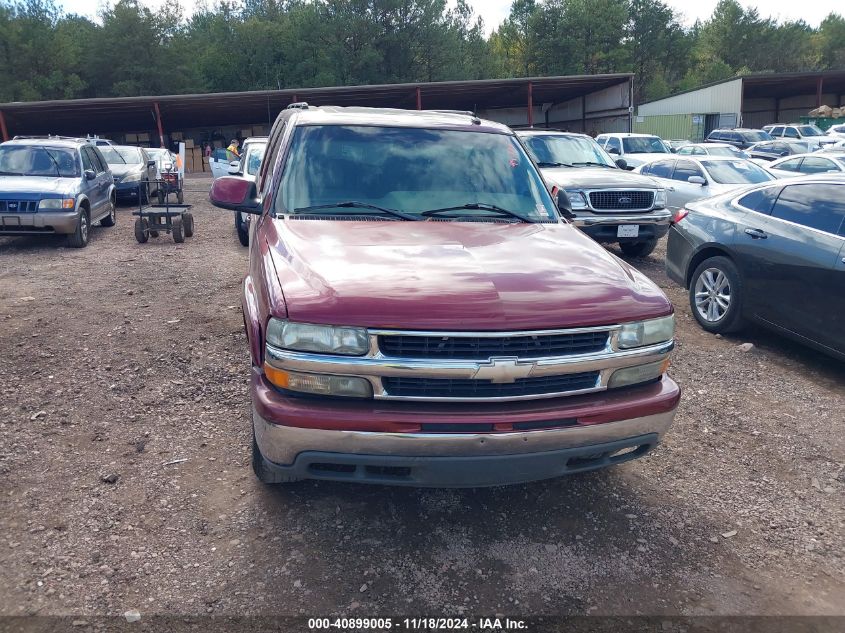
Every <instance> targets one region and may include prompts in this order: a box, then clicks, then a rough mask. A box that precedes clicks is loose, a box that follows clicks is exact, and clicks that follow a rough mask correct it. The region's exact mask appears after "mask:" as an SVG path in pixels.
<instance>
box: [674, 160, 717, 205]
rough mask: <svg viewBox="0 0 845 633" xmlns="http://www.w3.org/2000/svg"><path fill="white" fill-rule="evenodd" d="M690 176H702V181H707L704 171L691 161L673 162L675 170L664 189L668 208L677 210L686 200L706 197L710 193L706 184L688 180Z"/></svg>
mask: <svg viewBox="0 0 845 633" xmlns="http://www.w3.org/2000/svg"><path fill="white" fill-rule="evenodd" d="M692 176H698V177H700V178H704V182H705V183H706V182H707V178H706V176H705V175H704V171H703V170H702V169H701V167H699V166H698V164H696V163H694V162H693V161H691V160H679V161H678V162H677V163H675V170H674V171H673V172H672V184H671V185H669V187H668V188H667V191H666V194H667V196H668V202H669V209H670V210H672V211H677V210H678V209H680V208H681V207H683V206H684V205H685V204H686V203H687V202H690V201H692V200H697V199H698V198H706V197H707V196H709V195H710V192H709V189H708V186H707V185H706V184H705V185H704V186H702V185H701V184H700V183H694V182H689V180H688V179H689V178H690V177H692Z"/></svg>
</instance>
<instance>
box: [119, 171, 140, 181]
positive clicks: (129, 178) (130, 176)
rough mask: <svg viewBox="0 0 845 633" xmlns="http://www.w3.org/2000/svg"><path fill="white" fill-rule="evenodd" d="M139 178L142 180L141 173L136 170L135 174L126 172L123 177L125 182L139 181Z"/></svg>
mask: <svg viewBox="0 0 845 633" xmlns="http://www.w3.org/2000/svg"><path fill="white" fill-rule="evenodd" d="M139 180H141V173H140V172H136V173H134V174H126V175H125V176H124V177H123V178H122V181H123V182H138V181H139Z"/></svg>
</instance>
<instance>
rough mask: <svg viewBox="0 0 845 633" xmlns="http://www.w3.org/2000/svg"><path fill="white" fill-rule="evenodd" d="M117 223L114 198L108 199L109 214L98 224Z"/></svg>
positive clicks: (111, 224)
mask: <svg viewBox="0 0 845 633" xmlns="http://www.w3.org/2000/svg"><path fill="white" fill-rule="evenodd" d="M116 223H117V212H116V211H115V208H114V200H109V214H108V215H107V216H106V217H104V218H103V219H102V220H100V226H114V225H115V224H116Z"/></svg>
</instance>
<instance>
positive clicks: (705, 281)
mask: <svg viewBox="0 0 845 633" xmlns="http://www.w3.org/2000/svg"><path fill="white" fill-rule="evenodd" d="M730 306H731V284H730V283H729V282H728V278H727V276H726V275H725V273H723V272H722V271H721V270H719V269H718V268H708V269H707V270H705V271H704V272H703V273H702V274H701V275H700V276H699V278H698V280H696V282H695V308H696V310H698V314H699V316H701V318H702V319H704V320H705V321H709V322H710V323H716V322H717V321H719V320H720V319H722V318H724V316H725V313H726V312H727V311H728V308H730Z"/></svg>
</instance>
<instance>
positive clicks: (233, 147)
mask: <svg viewBox="0 0 845 633" xmlns="http://www.w3.org/2000/svg"><path fill="white" fill-rule="evenodd" d="M238 145H239V143H238V139H236V138H233V139H232V142H231V143H229V147H227V148H226V151H227V152H229V153H230V154H231V156H229V159H230V160H234V158H232V156H234V157H235V158H240V157H241V154H240V152H238Z"/></svg>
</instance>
